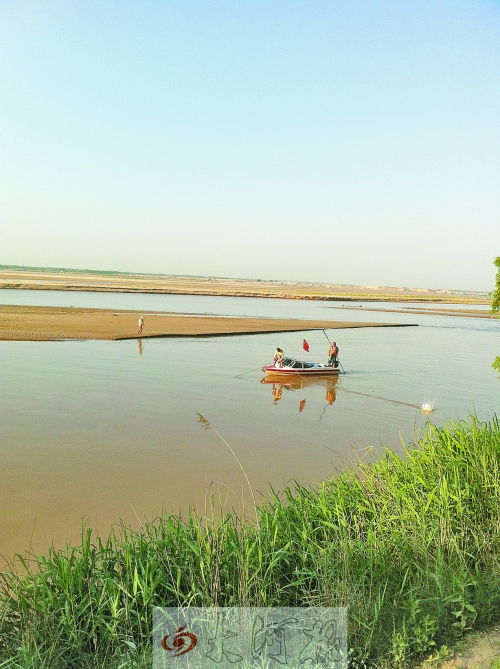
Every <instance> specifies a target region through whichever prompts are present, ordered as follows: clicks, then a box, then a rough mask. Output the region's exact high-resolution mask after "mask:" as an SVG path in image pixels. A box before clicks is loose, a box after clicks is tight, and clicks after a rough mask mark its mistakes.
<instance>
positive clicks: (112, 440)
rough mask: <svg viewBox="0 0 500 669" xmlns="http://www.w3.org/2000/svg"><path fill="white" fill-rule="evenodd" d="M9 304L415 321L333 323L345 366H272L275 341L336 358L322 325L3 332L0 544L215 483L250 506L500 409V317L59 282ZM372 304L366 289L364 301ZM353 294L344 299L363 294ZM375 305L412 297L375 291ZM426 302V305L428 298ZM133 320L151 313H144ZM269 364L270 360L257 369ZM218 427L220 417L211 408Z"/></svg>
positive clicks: (64, 534)
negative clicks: (499, 368) (385, 298)
mask: <svg viewBox="0 0 500 669" xmlns="http://www.w3.org/2000/svg"><path fill="white" fill-rule="evenodd" d="M0 302H2V303H3V304H34V305H52V306H74V307H89V308H90V307H92V308H96V307H102V308H113V309H131V310H132V309H134V310H135V309H139V310H142V311H143V312H144V318H145V334H147V324H148V319H147V314H148V311H156V310H158V311H170V312H184V313H214V314H223V315H237V316H261V317H281V318H283V317H290V318H314V319H318V318H321V319H325V320H349V321H351V320H360V321H376V322H388V323H413V324H418V326H419V327H408V328H373V329H372V328H363V329H350V330H338V331H333V330H332V331H329V333H328V334H329V336H330V338H334V339H335V340H336V341H337V343H338V345H339V347H340V359H341V361H342V364H343V367H344V368H345V370H346V372H347V374H346V375H345V376H341V377H340V378H339V380H338V382H337V383H335V382H332V381H331V380H317V379H316V380H314V382H311V383H308V384H307V385H301V384H300V383H299V384H295V385H291V384H287V385H284V386H282V385H281V384H279V383H275V384H274V386H273V384H269V383H262V382H261V381H262V378H263V374H262V372H260V371H259V370H258V369H257V370H256V369H255V368H259V367H260V366H262V365H263V364H265V363H268V362H269V361H270V360H271V359H272V355H273V352H274V349H275V348H276V346H280V347H281V348H283V349H284V351H285V355H290V356H293V357H298V358H299V359H300V357H301V350H302V339H303V337H304V336H305V337H306V339H307V341H308V343H309V346H310V353H309V354H306V355H307V358H306V359H308V360H317V361H325V359H326V354H327V348H328V342H327V341H326V338H325V336H324V334H323V332H318V331H316V332H307V333H279V334H267V335H251V336H237V337H221V338H197V339H188V338H167V339H152V340H147V339H146V340H143V341H142V342H139V341H137V340H133V341H121V342H110V341H61V342H0V370H1V381H2V383H1V388H0V419H1V422H0V553H2V554H4V555H12V553H13V552H16V551H24V550H26V549H29V548H30V547H31V548H32V550H34V551H35V552H40V551H44V550H46V548H47V546H49V545H50V544H52V543H54V545H56V546H63V545H64V544H65V543H66V541H73V542H75V541H76V540H77V539H78V536H79V532H80V528H81V523H82V519H83V520H84V522H86V523H87V524H88V525H89V526H91V527H93V528H96V529H98V530H99V531H100V532H101V533H103V534H107V533H108V531H109V528H110V527H111V525H112V524H113V523H118V522H119V521H120V519H122V520H123V521H125V522H127V523H131V524H133V525H136V526H137V525H138V524H139V522H141V521H143V520H144V519H150V518H152V517H154V515H156V514H158V513H159V512H160V511H161V510H162V509H163V510H165V511H168V512H170V511H173V512H178V511H182V512H185V511H186V510H187V508H188V507H189V505H190V504H192V505H195V506H196V507H197V508H198V509H199V511H200V513H205V510H204V509H205V505H206V504H207V501H208V500H209V498H210V496H211V495H214V496H215V498H216V500H217V504H218V505H222V506H224V507H226V508H233V507H234V508H237V509H238V510H240V511H241V507H242V505H244V507H245V509H250V506H249V505H250V504H251V495H250V493H249V489H248V484H247V482H246V479H245V477H244V475H243V472H242V471H241V469H240V467H239V465H238V462H237V461H236V459H235V457H234V456H233V454H232V453H231V451H230V450H229V448H228V446H227V445H226V444H225V443H224V441H223V440H225V441H226V442H227V444H229V445H230V446H231V448H232V449H233V450H234V452H235V453H236V455H237V457H238V459H239V460H240V462H241V464H242V466H243V467H244V469H245V472H246V474H247V476H248V479H249V481H250V484H251V486H252V489H253V491H254V494H255V495H256V496H257V497H258V496H259V494H260V493H263V494H265V493H267V492H268V491H269V486H270V485H271V486H273V487H274V488H276V489H280V488H282V487H283V486H285V485H287V484H289V483H291V482H292V481H293V480H295V479H296V480H299V481H301V482H303V483H311V484H314V483H316V482H319V481H321V480H323V479H325V478H328V477H331V476H334V475H335V473H336V472H338V471H340V470H342V469H344V468H345V467H347V466H349V465H350V464H352V463H353V462H355V461H356V460H359V459H370V458H373V457H377V455H378V454H380V453H381V452H382V449H383V446H388V447H389V448H391V449H393V450H399V449H400V438H403V439H405V440H407V441H411V440H412V439H413V438H414V435H415V430H419V429H420V430H421V429H424V428H425V425H426V421H427V420H428V418H427V417H426V416H425V415H424V414H422V413H421V412H420V411H419V410H418V409H417V407H419V406H420V405H421V404H422V403H423V402H424V400H426V399H430V400H432V401H434V406H435V412H434V413H433V414H432V420H433V421H434V422H436V423H437V424H441V423H442V422H444V421H446V420H448V419H450V418H455V419H456V418H466V417H467V416H468V415H469V413H470V412H473V411H475V412H477V413H478V415H479V416H480V417H483V418H488V417H490V416H491V415H492V414H493V413H494V412H495V411H498V407H499V398H500V379H498V375H497V373H496V372H495V371H494V370H493V369H492V367H491V364H492V362H493V360H494V359H495V357H496V356H497V355H500V337H499V334H500V321H498V320H484V319H476V318H457V317H447V316H432V315H429V316H428V315H420V314H400V313H384V312H380V313H373V312H369V311H366V312H363V311H362V310H360V311H355V312H354V311H345V310H341V309H338V308H335V307H332V303H331V302H321V301H314V302H313V301H301V300H300V301H299V300H297V301H296V300H278V299H263V298H230V297H208V296H207V297H205V296H177V295H132V294H119V293H84V292H71V293H68V292H58V291H20V290H18V291H16V290H4V291H2V292H1V293H0ZM356 304H357V303H356ZM348 305H349V303H347V305H346V306H348ZM359 305H363V307H364V308H369V307H373V306H375V307H376V308H387V309H391V308H400V307H401V305H397V304H391V303H389V304H383V303H376V304H373V303H363V302H360V303H359ZM415 306H417V305H415ZM134 325H135V317H134ZM250 370H254V371H250ZM198 414H201V415H202V416H204V417H205V418H206V419H207V420H208V421H210V424H211V425H212V426H213V428H215V430H217V432H218V433H219V435H220V436H219V435H218V434H217V433H216V432H215V430H212V429H204V426H203V424H202V423H200V421H199V415H198Z"/></svg>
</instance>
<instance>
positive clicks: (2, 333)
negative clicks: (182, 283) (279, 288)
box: [0, 305, 400, 341]
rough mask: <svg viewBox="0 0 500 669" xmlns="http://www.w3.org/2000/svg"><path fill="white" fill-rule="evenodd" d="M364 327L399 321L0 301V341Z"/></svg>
mask: <svg viewBox="0 0 500 669" xmlns="http://www.w3.org/2000/svg"><path fill="white" fill-rule="evenodd" d="M139 316H143V317H144V321H145V323H144V328H143V332H142V335H140V334H138V333H137V329H138V327H137V322H138V320H139ZM363 327H400V325H399V324H388V323H359V322H349V321H346V322H344V321H327V320H321V321H319V320H301V319H288V318H279V319H278V318H232V317H224V316H206V315H202V314H171V313H162V312H155V313H145V312H140V311H120V310H109V309H76V308H73V307H28V306H14V305H0V340H14V341H51V340H58V339H108V340H119V339H137V338H141V337H142V338H151V337H207V336H224V335H226V336H227V335H241V334H263V333H270V332H297V331H301V330H322V329H325V330H326V329H338V328H363Z"/></svg>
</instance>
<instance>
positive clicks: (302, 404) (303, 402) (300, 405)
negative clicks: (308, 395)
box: [299, 400, 306, 413]
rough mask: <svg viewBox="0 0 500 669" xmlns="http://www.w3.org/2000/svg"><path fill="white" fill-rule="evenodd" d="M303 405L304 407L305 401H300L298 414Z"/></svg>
mask: <svg viewBox="0 0 500 669" xmlns="http://www.w3.org/2000/svg"><path fill="white" fill-rule="evenodd" d="M305 405H306V401H305V400H300V403H299V413H301V412H302V409H303V408H304V407H305Z"/></svg>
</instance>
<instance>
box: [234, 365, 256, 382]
mask: <svg viewBox="0 0 500 669" xmlns="http://www.w3.org/2000/svg"><path fill="white" fill-rule="evenodd" d="M258 369H260V370H261V371H262V367H256V368H255V369H249V370H248V372H242V373H241V374H237V375H236V376H233V379H239V378H241V377H242V376H245V374H250V372H256V371H257V370H258Z"/></svg>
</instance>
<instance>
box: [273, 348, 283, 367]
mask: <svg viewBox="0 0 500 669" xmlns="http://www.w3.org/2000/svg"><path fill="white" fill-rule="evenodd" d="M283 357H284V356H283V350H282V349H281V348H277V349H276V351H275V352H274V366H275V367H283Z"/></svg>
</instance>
